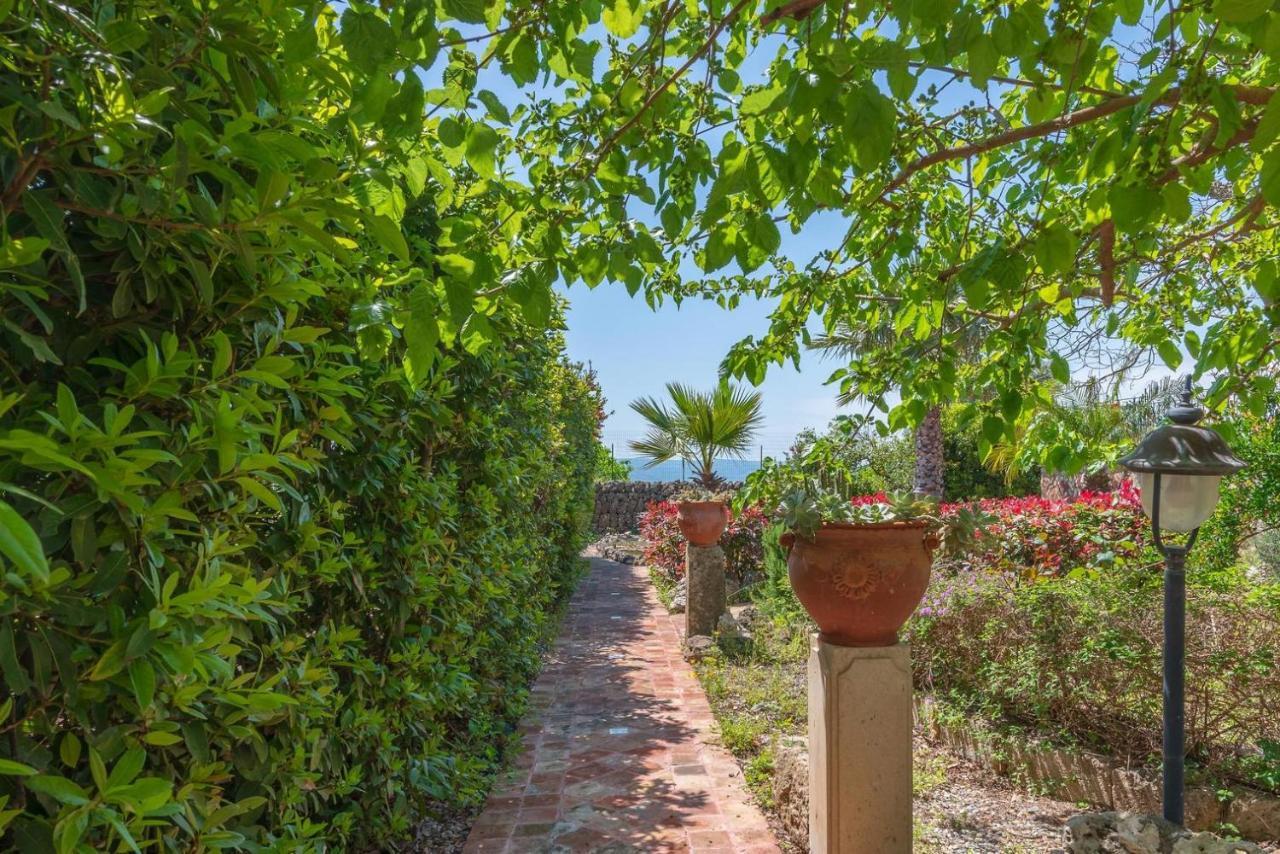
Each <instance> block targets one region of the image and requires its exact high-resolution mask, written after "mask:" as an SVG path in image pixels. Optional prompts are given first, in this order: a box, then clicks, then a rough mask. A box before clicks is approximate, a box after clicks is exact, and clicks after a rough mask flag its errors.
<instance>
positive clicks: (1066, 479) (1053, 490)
mask: <svg viewBox="0 0 1280 854" xmlns="http://www.w3.org/2000/svg"><path fill="white" fill-rule="evenodd" d="M1128 477H1129V473H1128V472H1126V471H1124V470H1122V469H1107V470H1105V471H1100V472H1094V473H1093V474H1085V473H1084V472H1081V473H1080V474H1050V473H1048V472H1041V474H1040V497H1041V498H1048V499H1049V500H1051V501H1074V500H1075V499H1077V498H1079V497H1080V493H1081V492H1084V491H1085V490H1088V491H1089V492H1114V491H1115V490H1117V489H1119V488H1120V484H1122V483H1124V481H1125V479H1126V478H1128Z"/></svg>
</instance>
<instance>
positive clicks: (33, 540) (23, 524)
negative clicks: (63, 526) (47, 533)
mask: <svg viewBox="0 0 1280 854" xmlns="http://www.w3.org/2000/svg"><path fill="white" fill-rule="evenodd" d="M0 554H2V555H4V556H5V557H6V558H8V559H9V561H10V562H11V563H12V564H13V565H14V566H15V567H17V568H18V569H19V570H21V571H22V572H25V573H26V574H27V575H30V576H33V577H34V578H36V579H37V580H38V581H39V582H40V583H41V584H44V583H46V582H48V580H49V563H48V561H47V560H46V559H45V556H44V547H43V546H42V545H41V544H40V538H39V537H38V536H36V532H35V529H33V528H32V527H31V526H30V525H29V524H27V520H26V519H23V518H22V517H21V516H20V515H18V511H17V510H14V509H13V508H12V507H10V506H9V505H8V504H7V503H6V502H4V501H0Z"/></svg>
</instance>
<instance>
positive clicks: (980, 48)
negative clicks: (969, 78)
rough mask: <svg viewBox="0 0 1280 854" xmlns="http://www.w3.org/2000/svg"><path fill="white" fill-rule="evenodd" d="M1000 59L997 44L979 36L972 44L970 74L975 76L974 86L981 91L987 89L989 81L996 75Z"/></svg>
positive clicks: (988, 38)
mask: <svg viewBox="0 0 1280 854" xmlns="http://www.w3.org/2000/svg"><path fill="white" fill-rule="evenodd" d="M999 59H1000V57H999V56H998V55H997V53H996V48H995V43H994V42H993V41H992V40H991V38H990V37H989V36H986V35H979V36H978V37H977V38H975V39H974V40H973V41H972V42H971V43H970V45H969V73H970V74H971V75H973V85H974V86H977V87H978V88H979V89H984V88H986V85H987V81H988V80H990V79H991V75H993V74H995V73H996V66H997V64H998V62H999Z"/></svg>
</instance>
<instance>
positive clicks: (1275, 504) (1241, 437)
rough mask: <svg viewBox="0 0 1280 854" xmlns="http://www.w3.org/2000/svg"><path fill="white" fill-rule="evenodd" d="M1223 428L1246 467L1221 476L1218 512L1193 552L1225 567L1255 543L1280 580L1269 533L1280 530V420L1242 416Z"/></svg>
mask: <svg viewBox="0 0 1280 854" xmlns="http://www.w3.org/2000/svg"><path fill="white" fill-rule="evenodd" d="M1219 426H1220V427H1221V428H1222V429H1223V432H1224V434H1225V435H1226V436H1227V437H1228V439H1229V441H1230V443H1231V448H1232V450H1233V451H1235V452H1236V455H1237V456H1239V457H1240V458H1241V459H1242V460H1244V461H1245V463H1246V464H1247V467H1246V468H1245V469H1244V470H1243V471H1241V472H1238V473H1237V474H1234V475H1232V476H1231V477H1228V478H1225V479H1224V480H1223V482H1222V502H1221V504H1220V505H1219V509H1218V512H1217V513H1215V514H1214V515H1213V517H1212V518H1211V519H1210V520H1209V521H1208V522H1207V523H1206V524H1205V526H1204V529H1203V530H1202V531H1201V534H1200V539H1201V541H1200V544H1199V545H1197V546H1196V551H1195V552H1194V553H1193V554H1195V559H1196V560H1197V561H1198V562H1199V563H1200V564H1202V565H1204V566H1208V567H1212V568H1215V569H1225V568H1227V567H1230V566H1232V565H1233V564H1235V563H1236V561H1237V560H1239V559H1240V557H1241V547H1242V546H1244V545H1250V544H1251V545H1254V546H1255V547H1256V548H1255V549H1254V550H1253V556H1254V557H1255V559H1257V560H1258V562H1259V563H1260V564H1261V568H1262V569H1264V570H1266V571H1268V572H1269V573H1270V574H1271V575H1272V576H1273V577H1276V578H1278V579H1280V560H1278V559H1277V558H1278V557H1280V556H1277V555H1276V553H1275V547H1274V538H1273V537H1268V536H1267V535H1268V534H1273V533H1274V532H1275V531H1277V530H1280V501H1277V500H1276V496H1277V495H1280V418H1275V417H1269V418H1257V417H1253V416H1241V417H1238V418H1236V419H1233V420H1231V421H1230V422H1228V423H1227V424H1223V425H1219ZM1251 540H1252V541H1254V542H1252V543H1251Z"/></svg>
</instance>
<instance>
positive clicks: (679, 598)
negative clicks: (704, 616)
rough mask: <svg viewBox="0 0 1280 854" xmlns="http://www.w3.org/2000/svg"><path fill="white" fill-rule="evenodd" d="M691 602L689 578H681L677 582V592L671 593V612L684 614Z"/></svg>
mask: <svg viewBox="0 0 1280 854" xmlns="http://www.w3.org/2000/svg"><path fill="white" fill-rule="evenodd" d="M688 603H689V579H688V578H687V577H685V578H681V579H680V580H679V581H677V582H676V589H675V592H673V593H672V594H671V613H673V614H683V613H684V609H685V608H686V607H687V606H688Z"/></svg>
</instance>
